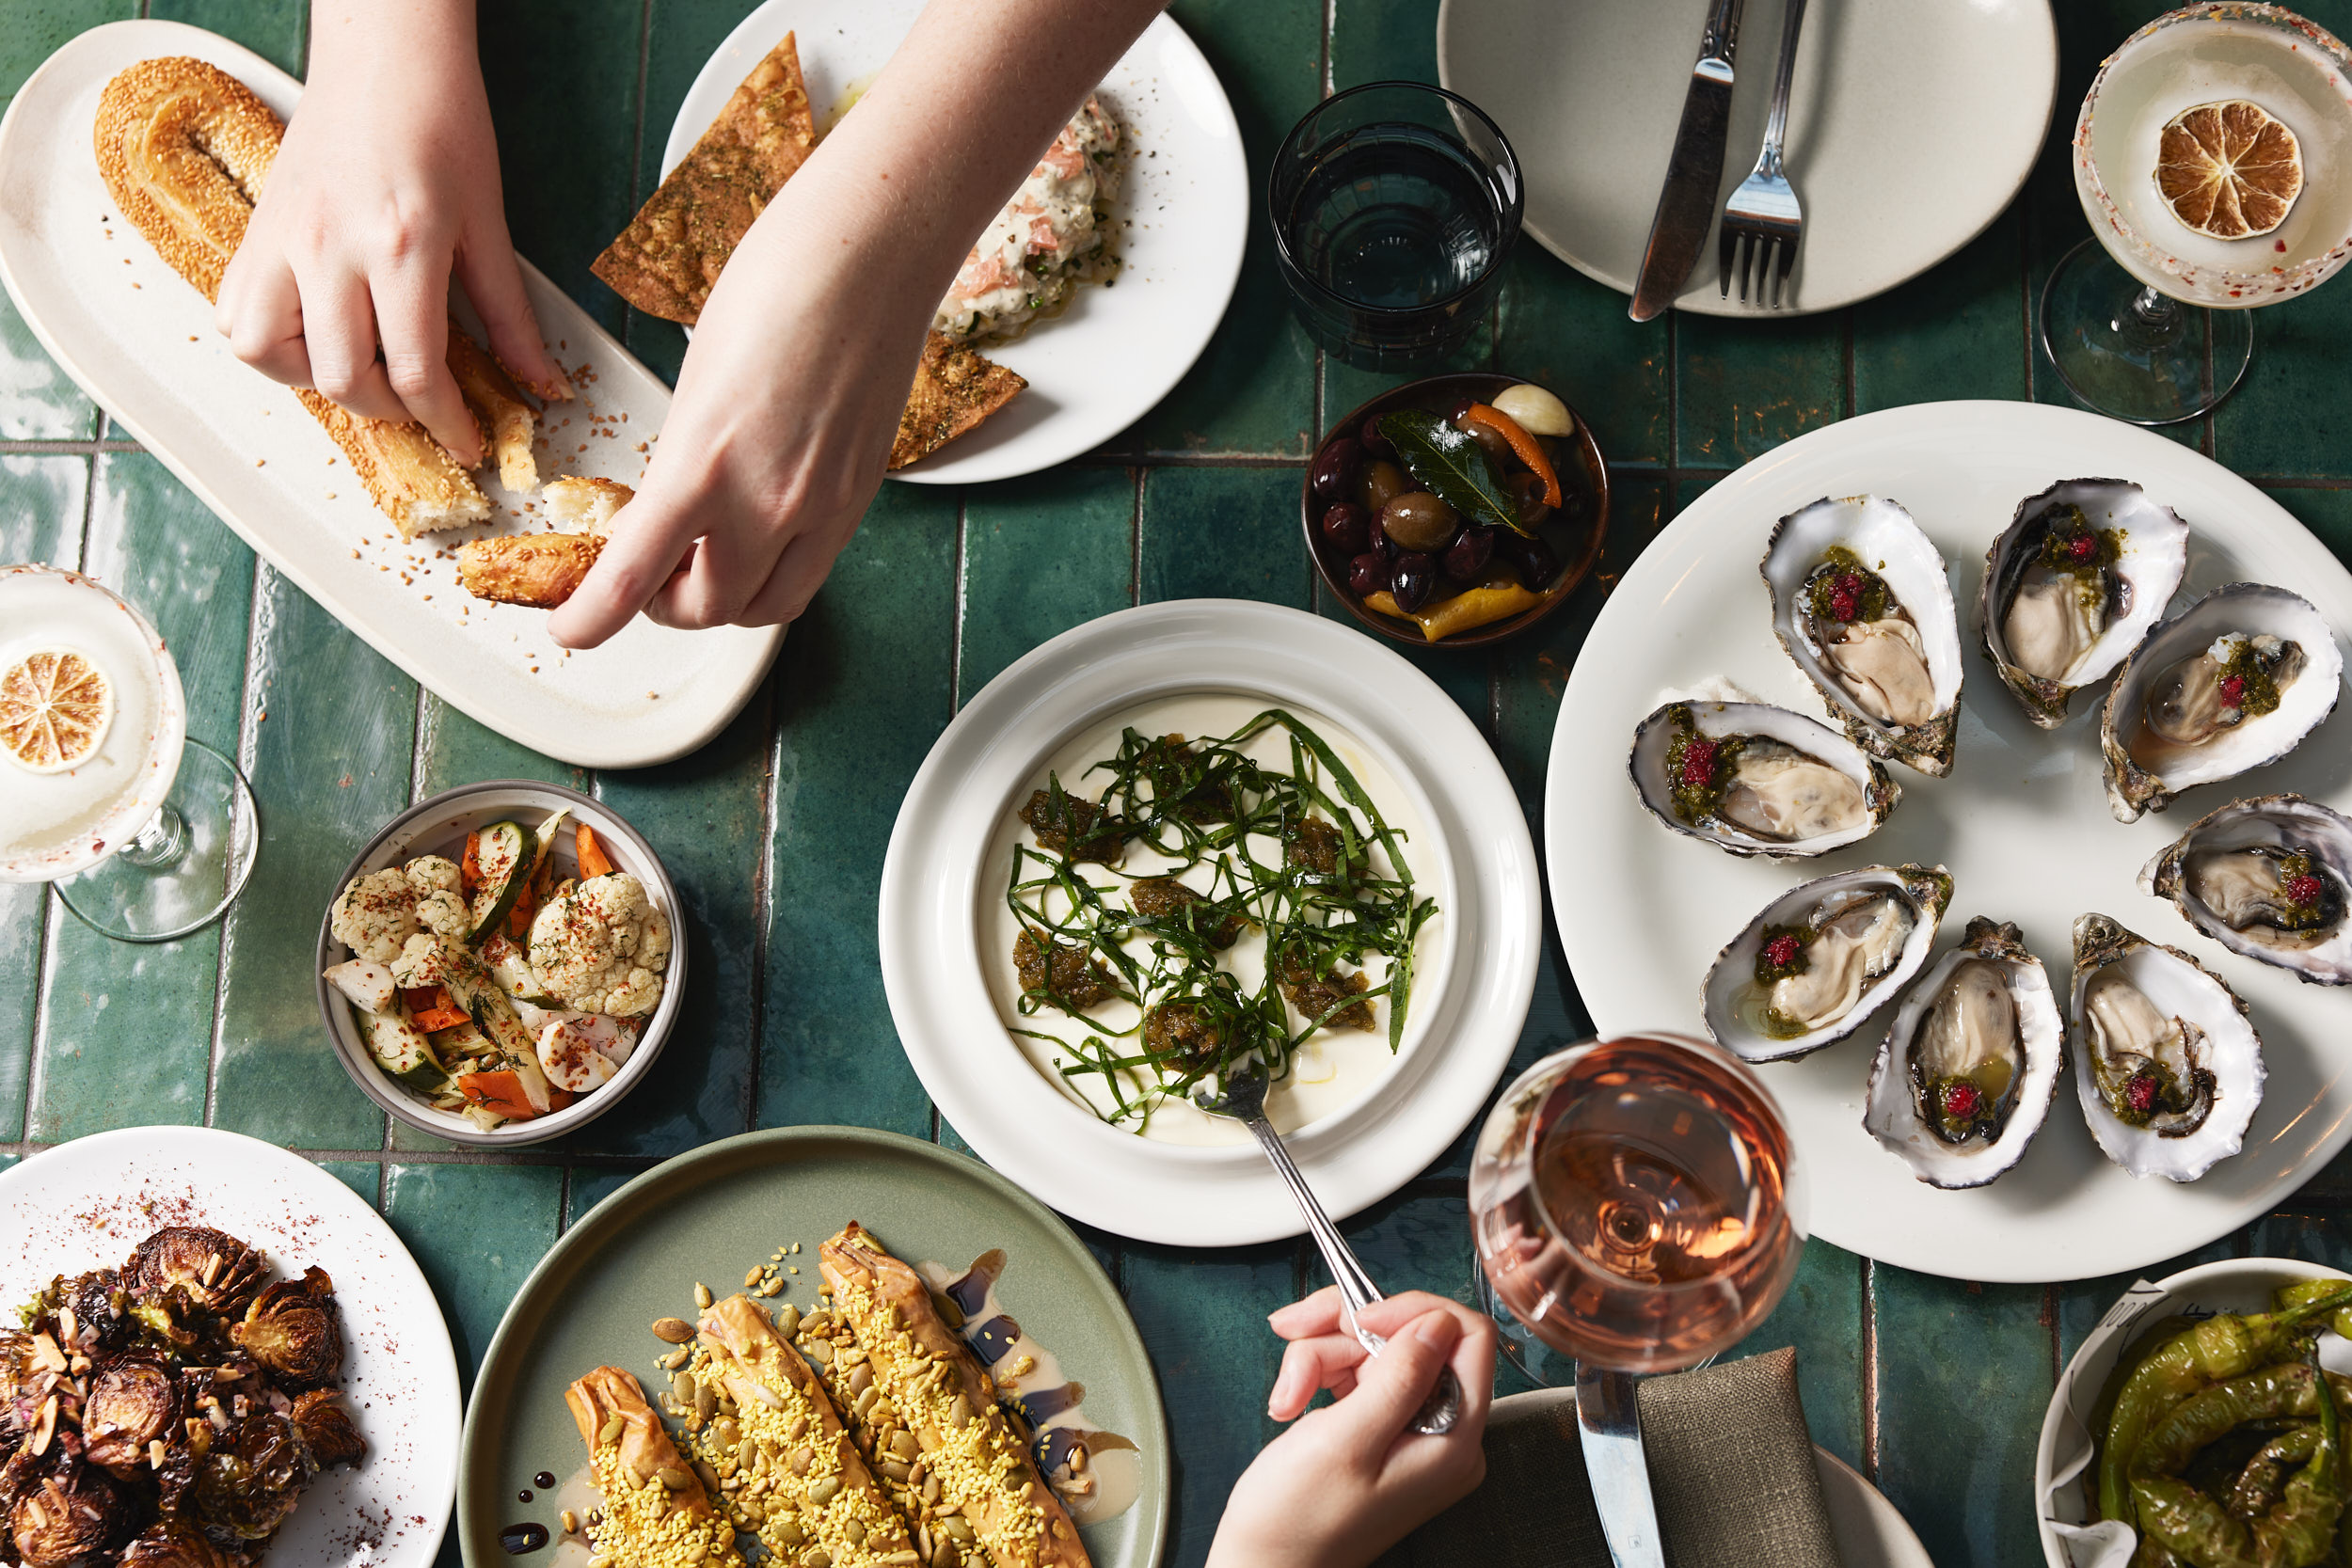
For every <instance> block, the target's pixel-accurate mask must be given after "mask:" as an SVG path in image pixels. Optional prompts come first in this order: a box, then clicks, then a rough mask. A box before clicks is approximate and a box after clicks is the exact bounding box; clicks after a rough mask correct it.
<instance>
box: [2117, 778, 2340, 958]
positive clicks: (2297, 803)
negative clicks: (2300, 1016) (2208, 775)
mask: <svg viewBox="0 0 2352 1568" xmlns="http://www.w3.org/2000/svg"><path fill="white" fill-rule="evenodd" d="M2139 886H2140V890H2141V891H2142V892H2144V893H2153V894H2154V895H2156V896H2158V897H2159V898H2169V899H2171V900H2172V902H2173V903H2174V904H2175V905H2176V906H2178V907H2179V909H2180V911H2181V917H2182V918H2183V919H2185V920H2186V921H2187V922H2188V923H2189V924H2190V925H2191V926H2194V927H2197V928H2198V929H2199V930H2201V931H2202V932H2204V933H2205V935H2207V936H2209V937H2211V938H2213V940H2214V941H2216V942H2219V943H2220V944H2221V945H2222V946H2224V947H2226V948H2228V949H2229V950H2230V951H2231V952H2233V953H2238V954H2243V955H2244V956H2245V957H2247V958H2258V959H2260V960H2261V961H2263V962H2264V963H2266V964H2276V965H2278V966H2279V967H2280V969H2284V970H2290V971H2292V972H2293V973H2294V974H2295V976H2296V978H2297V979H2300V980H2305V981H2309V982H2311V983H2312V984H2314V985H2322V986H2343V985H2352V820H2347V819H2346V818H2345V817H2344V816H2343V814H2342V813H2340V812H2336V811H2332V810H2330V809H2328V807H2326V806H2323V805H2321V804H2320V803H2319V802H2318V801H2316V800H2305V799H2303V797H2301V796H2300V795H2264V796H2260V797H2257V798H2256V799H2254V800H2233V801H2231V802H2230V803H2229V804H2228V805H2226V806H2223V807H2222V808H2221V809H2220V810H2219V811H2217V812H2214V813H2212V814H2210V815H2209V816H2205V817H2204V818H2202V819H2201V820H2200V821H2199V822H2198V823H2197V824H2196V825H2195V826H2193V827H2191V828H2190V829H2189V830H2188V832H2185V833H2183V834H2182V835H2181V836H2180V837H2179V838H2177V839H2175V840H2173V841H2172V843H2171V844H2169V845H2168V846H2167V847H2165V848H2164V850H2163V851H2162V852H2161V853H2159V854H2158V855H2157V856H2156V858H2155V859H2153V860H2152V861H2150V862H2149V863H2148V864H2147V867H2146V869H2144V870H2142V871H2141V872H2140V874H2139Z"/></svg>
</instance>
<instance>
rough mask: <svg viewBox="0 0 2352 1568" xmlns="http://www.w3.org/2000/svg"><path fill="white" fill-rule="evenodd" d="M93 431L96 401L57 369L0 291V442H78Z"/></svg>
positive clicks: (6, 297)
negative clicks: (91, 399) (90, 398)
mask: <svg viewBox="0 0 2352 1568" xmlns="http://www.w3.org/2000/svg"><path fill="white" fill-rule="evenodd" d="M97 434H98V405H97V404H93V403H91V402H90V400H89V399H88V398H87V397H86V396H85V395H83V392H82V389H81V388H79V387H76V386H75V385H74V384H73V378H72V376H69V375H67V374H66V373H65V372H64V371H62V370H60V369H58V367H57V362H56V360H54V359H52V358H50V357H49V354H48V351H47V350H45V349H43V348H42V347H41V346H40V341H38V340H37V339H35V338H34V336H33V329H32V328H31V327H30V326H28V325H25V322H24V317H22V316H20V315H18V314H17V312H16V302H15V301H14V300H12V299H9V298H8V296H7V295H6V294H4V293H0V441H82V440H87V439H88V438H89V437H91V436H95V435H97Z"/></svg>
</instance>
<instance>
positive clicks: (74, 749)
mask: <svg viewBox="0 0 2352 1568" xmlns="http://www.w3.org/2000/svg"><path fill="white" fill-rule="evenodd" d="M114 717H115V689H114V684H113V683H112V682H111V681H109V680H107V679H106V673H105V672H104V671H103V670H101V669H100V668H99V667H98V666H97V665H95V664H93V663H91V662H90V661H89V659H88V658H87V657H84V656H83V655H82V654H79V653H77V652H75V651H74V650H73V649H72V648H42V649H40V651H38V652H36V653H29V654H26V655H25V656H24V657H23V658H20V659H18V660H17V661H16V662H15V663H13V664H11V665H9V666H8V668H7V669H6V670H0V748H5V749H6V750H7V752H8V755H9V757H10V758H11V759H13V760H14V761H15V762H16V763H17V764H18V766H20V767H23V768H30V769H32V770H33V771H34V772H36V773H62V772H64V771H65V770H66V769H67V768H78V767H80V766H81V765H82V764H83V763H86V762H87V761H88V760H89V759H90V758H91V757H93V756H96V755H97V754H98V744H99V742H100V741H102V740H103V739H105V738H106V726H107V725H108V724H111V723H113V722H114Z"/></svg>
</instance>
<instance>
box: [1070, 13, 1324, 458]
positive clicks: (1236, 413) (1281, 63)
mask: <svg viewBox="0 0 2352 1568" xmlns="http://www.w3.org/2000/svg"><path fill="white" fill-rule="evenodd" d="M1170 14H1171V15H1173V16H1174V17H1175V19H1176V21H1177V22H1178V24H1181V25H1182V26H1183V27H1184V31H1185V32H1186V33H1187V34H1188V35H1189V36H1190V37H1191V39H1192V40H1193V41H1194V42H1195V43H1198V44H1199V45H1200V51H1201V53H1202V54H1204V55H1207V56H1208V59H1209V64H1210V65H1211V66H1212V67H1214V68H1215V70H1216V74H1217V80H1218V81H1219V82H1221V83H1222V84H1223V85H1224V87H1225V94H1226V96H1227V97H1228V98H1229V99H1231V100H1232V104H1233V117H1234V119H1236V120H1237V121H1239V122H1240V125H1241V135H1242V146H1243V149H1244V151H1245V153H1246V155H1247V158H1248V169H1249V181H1250V185H1249V242H1248V253H1247V254H1246V256H1245V257H1244V259H1243V262H1242V272H1241V281H1240V283H1239V285H1238V287H1237V288H1236V289H1235V291H1234V293H1233V303H1232V307H1231V308H1230V309H1228V310H1227V311H1226V313H1225V319H1224V320H1223V321H1222V322H1221V323H1219V324H1218V326H1217V329H1216V336H1214V337H1213V338H1211V339H1210V340H1209V346H1208V349H1207V351H1206V352H1204V353H1203V354H1202V355H1201V356H1200V362H1199V363H1198V364H1196V365H1194V366H1193V368H1192V371H1191V373H1189V374H1187V375H1186V376H1185V377H1184V380H1183V381H1181V382H1179V383H1178V384H1177V386H1176V389H1175V390H1174V391H1172V392H1170V393H1169V394H1168V397H1167V398H1166V399H1165V400H1163V401H1162V402H1161V404H1159V406H1158V407H1156V408H1154V409H1152V412H1151V413H1149V414H1147V415H1145V416H1144V417H1143V419H1142V420H1139V421H1137V423H1136V426H1135V427H1134V428H1133V429H1131V430H1129V431H1128V432H1127V433H1126V434H1125V435H1123V436H1120V437H1119V438H1117V439H1116V440H1114V441H1112V442H1111V443H1110V444H1109V445H1110V450H1112V451H1143V450H1148V451H1169V452H1190V453H1220V452H1240V453H1258V454H1265V455H1276V456H1292V457H1297V456H1303V455H1305V452H1306V450H1307V445H1308V443H1309V441H1310V440H1311V439H1312V436H1311V430H1312V427H1313V425H1314V420H1315V410H1314V344H1313V342H1312V341H1311V340H1310V339H1309V338H1308V336H1307V334H1306V331H1305V329H1303V328H1302V327H1300V326H1299V325H1298V324H1297V322H1296V321H1295V320H1294V319H1293V318H1292V316H1291V313H1290V304H1289V299H1288V296H1287V295H1286V294H1285V293H1283V290H1282V282H1281V279H1280V277H1279V276H1277V274H1276V272H1275V269H1274V239H1273V234H1272V231H1271V230H1269V229H1268V228H1267V227H1266V221H1265V216H1264V207H1263V202H1264V197H1263V192H1262V190H1261V187H1260V182H1262V181H1263V179H1264V177H1265V170H1266V168H1267V167H1268V166H1269V165H1270V164H1271V163H1272V161H1273V157H1274V150H1275V149H1276V148H1277V147H1278V146H1279V145H1280V143H1281V140H1282V138H1283V137H1284V136H1285V135H1289V134H1290V129H1291V127H1292V126H1293V125H1294V124H1295V123H1297V121H1298V119H1299V117H1300V116H1301V115H1304V114H1305V113H1306V112H1307V111H1308V110H1309V109H1311V108H1312V107H1313V106H1314V104H1315V101H1316V100H1317V99H1318V98H1320V97H1321V96H1322V67H1323V42H1322V36H1321V34H1322V29H1321V26H1320V13H1319V12H1318V11H1317V10H1316V9H1315V8H1313V7H1311V6H1305V5H1288V6H1266V5H1263V4H1259V3H1258V0H1178V4H1177V5H1175V6H1174V7H1173V8H1171V11H1170Z"/></svg>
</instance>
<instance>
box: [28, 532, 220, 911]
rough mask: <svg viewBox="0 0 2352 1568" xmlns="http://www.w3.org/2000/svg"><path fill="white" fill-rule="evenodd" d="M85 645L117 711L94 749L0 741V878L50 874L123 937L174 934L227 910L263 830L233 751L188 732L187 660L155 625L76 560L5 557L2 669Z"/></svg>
mask: <svg viewBox="0 0 2352 1568" xmlns="http://www.w3.org/2000/svg"><path fill="white" fill-rule="evenodd" d="M49 649H65V650H70V651H72V652H74V653H78V654H80V655H81V656H82V657H83V658H84V660H86V661H87V663H88V664H90V665H93V666H95V667H96V668H97V669H98V671H99V672H100V673H103V675H104V677H105V679H106V682H107V685H108V687H109V688H110V689H111V692H112V699H113V705H112V717H111V718H110V719H109V720H108V721H107V722H106V724H105V728H104V731H103V735H102V736H101V737H100V739H99V743H98V747H97V749H96V751H95V752H92V753H91V755H90V756H89V758H88V759H87V761H85V762H82V763H80V764H79V765H77V766H75V767H72V768H67V769H64V770H61V771H55V772H37V771H34V770H31V769H28V768H25V767H24V766H23V765H22V764H20V763H19V762H18V761H17V760H16V759H15V757H14V756H13V755H0V881H7V882H47V883H49V884H51V885H52V886H53V887H55V888H56V891H57V896H58V898H59V899H60V900H61V901H62V902H63V903H64V904H65V907H66V908H67V909H68V910H69V911H72V913H73V915H74V916H75V917H76V918H78V919H79V920H81V921H82V923H83V924H84V925H86V926H88V927H90V928H91V929H93V930H96V931H98V932H100V933H102V934H103V935H105V936H108V937H112V938H114V939H116V940H117V941H119V942H168V941H170V940H172V939H173V938H175V937H183V936H186V935H188V934H189V933H190V932H193V931H198V930H201V929H202V928H203V927H206V926H208V925H210V924H212V923H213V922H214V921H215V920H217V919H219V918H220V916H221V914H222V912H223V911H226V910H227V909H228V908H229V906H230V903H231V902H233V901H234V900H235V898H236V896H237V895H238V894H239V893H240V892H242V891H244V888H245V883H246V878H247V877H248V876H249V875H250V874H251V872H252V870H253V861H254V857H255V855H256V854H257V853H258V851H259V849H260V847H261V841H262V833H261V825H262V824H261V811H260V808H259V807H258V806H257V805H256V803H255V801H254V799H253V789H252V786H251V785H249V784H246V780H245V776H244V775H243V774H242V773H240V772H239V771H238V770H237V767H236V764H235V763H233V762H231V761H230V759H229V758H227V757H225V756H223V755H221V754H220V753H219V752H215V751H214V750H213V749H212V748H211V747H209V746H207V745H205V744H203V743H202V742H201V741H199V740H194V739H191V738H190V737H189V736H188V733H187V702H186V698H185V696H184V694H183V692H182V690H181V687H180V670H179V666H178V665H177V664H175V663H174V662H173V661H172V657H171V653H170V650H168V649H167V648H166V647H165V646H164V641H163V639H162V638H161V637H159V636H158V635H156V632H155V628H154V627H153V626H151V625H149V624H148V621H147V618H146V617H145V616H143V615H141V614H140V613H139V612H138V611H137V610H135V609H133V608H132V607H131V606H130V605H128V604H125V603H124V602H123V601H122V600H121V599H120V598H119V597H117V596H116V595H115V594H111V593H109V592H107V591H106V590H105V589H104V588H102V587H100V586H99V585H98V584H97V583H96V582H94V581H93V580H91V579H90V578H87V577H84V576H83V575H82V574H81V573H79V572H71V571H66V570H63V569H61V568H57V567H53V566H40V565H16V566H0V671H5V670H7V669H9V668H11V667H13V666H14V665H16V664H17V663H18V662H19V661H20V660H22V659H24V657H26V656H27V655H29V654H33V653H36V652H38V651H40V650H49Z"/></svg>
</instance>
